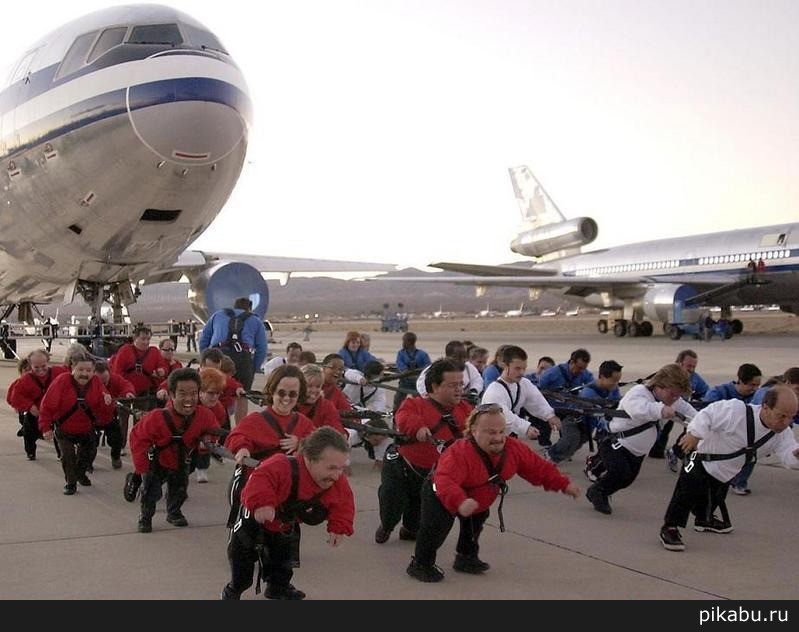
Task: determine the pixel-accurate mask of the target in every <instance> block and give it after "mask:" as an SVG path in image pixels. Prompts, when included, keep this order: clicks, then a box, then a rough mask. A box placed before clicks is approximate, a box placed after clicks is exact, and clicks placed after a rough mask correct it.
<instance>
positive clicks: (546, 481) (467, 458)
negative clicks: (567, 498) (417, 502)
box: [433, 437, 569, 514]
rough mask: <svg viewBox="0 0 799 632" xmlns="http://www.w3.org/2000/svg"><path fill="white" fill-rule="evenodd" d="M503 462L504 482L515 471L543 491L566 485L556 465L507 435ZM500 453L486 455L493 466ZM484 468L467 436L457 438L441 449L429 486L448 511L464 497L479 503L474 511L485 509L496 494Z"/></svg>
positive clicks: (560, 489)
mask: <svg viewBox="0 0 799 632" xmlns="http://www.w3.org/2000/svg"><path fill="white" fill-rule="evenodd" d="M504 451H505V453H506V454H507V456H506V457H505V463H504V464H503V465H502V471H501V472H500V473H499V474H500V476H501V477H502V479H503V480H504V481H508V480H509V479H510V478H512V477H513V476H514V475H516V474H518V475H519V476H521V477H522V478H523V479H524V480H526V481H528V482H529V483H531V484H533V485H540V486H541V487H543V488H544V489H546V490H547V491H563V490H564V489H566V488H567V487H568V486H569V478H568V477H567V476H564V475H563V474H561V473H560V471H559V470H558V468H557V467H555V465H554V464H553V463H550V462H549V461H545V460H544V459H542V458H541V457H540V456H538V455H537V454H536V453H535V452H533V451H532V450H531V449H530V448H528V447H527V445H525V444H524V443H522V442H521V441H519V440H518V439H514V438H513V437H508V440H507V442H506V443H505V450H504ZM500 457H501V454H497V455H489V458H490V459H491V462H492V463H493V464H494V467H496V466H497V464H498V463H499V460H500ZM488 477H489V474H488V469H487V468H486V466H485V463H484V462H483V460H482V459H481V458H480V455H479V454H478V452H477V450H475V446H474V445H473V444H472V442H471V440H469V439H460V440H458V441H456V442H455V443H453V444H452V445H451V446H450V447H449V448H447V449H446V450H445V451H444V454H442V455H441V458H440V459H439V460H438V464H437V465H436V470H435V472H434V473H433V485H434V489H435V490H436V496H438V499H439V500H440V501H441V504H442V505H444V507H445V508H446V509H447V511H449V512H450V513H452V514H456V513H458V507H460V505H461V503H462V502H463V501H464V500H466V499H467V498H473V499H474V500H476V501H477V502H478V503H479V504H480V506H479V507H478V508H477V511H476V512H475V513H479V512H483V511H486V510H487V509H488V508H489V507H490V506H491V503H493V502H494V500H496V498H497V496H498V495H499V489H498V488H497V486H496V485H494V484H492V483H489V482H488Z"/></svg>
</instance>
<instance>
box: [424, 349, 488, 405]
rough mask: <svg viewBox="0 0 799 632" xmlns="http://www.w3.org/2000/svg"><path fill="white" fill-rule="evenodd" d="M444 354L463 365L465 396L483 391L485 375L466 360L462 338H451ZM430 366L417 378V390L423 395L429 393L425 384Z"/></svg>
mask: <svg viewBox="0 0 799 632" xmlns="http://www.w3.org/2000/svg"><path fill="white" fill-rule="evenodd" d="M444 355H445V356H446V357H447V358H449V359H450V360H455V362H457V363H459V364H462V365H463V367H464V368H463V393H464V397H465V396H467V395H468V394H469V393H470V392H474V393H476V394H477V395H479V394H480V393H482V392H483V376H482V375H480V372H479V371H478V370H477V368H476V367H475V366H473V365H470V364H469V363H468V362H466V358H467V354H466V345H465V344H463V342H461V341H460V340H450V341H449V342H448V343H447V346H446V347H444ZM428 369H429V367H426V368H425V370H424V371H422V372H421V374H419V377H418V379H417V380H416V391H417V392H418V393H419V395H421V396H425V395H427V389H426V388H425V385H424V380H425V377H426V376H427V371H428Z"/></svg>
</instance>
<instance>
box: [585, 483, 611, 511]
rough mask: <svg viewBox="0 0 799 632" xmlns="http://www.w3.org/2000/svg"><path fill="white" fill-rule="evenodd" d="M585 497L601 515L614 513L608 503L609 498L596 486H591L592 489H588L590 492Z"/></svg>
mask: <svg viewBox="0 0 799 632" xmlns="http://www.w3.org/2000/svg"><path fill="white" fill-rule="evenodd" d="M585 497H586V498H587V499H588V500H589V501H591V504H592V505H593V506H594V509H596V510H597V511H598V512H599V513H603V514H607V515H610V514H612V513H613V510H612V509H611V508H610V503H609V502H608V497H607V496H606V495H605V493H604V492H603V491H602V490H601V489H599V487H597V486H596V485H591V487H589V488H588V490H587V491H586V492H585Z"/></svg>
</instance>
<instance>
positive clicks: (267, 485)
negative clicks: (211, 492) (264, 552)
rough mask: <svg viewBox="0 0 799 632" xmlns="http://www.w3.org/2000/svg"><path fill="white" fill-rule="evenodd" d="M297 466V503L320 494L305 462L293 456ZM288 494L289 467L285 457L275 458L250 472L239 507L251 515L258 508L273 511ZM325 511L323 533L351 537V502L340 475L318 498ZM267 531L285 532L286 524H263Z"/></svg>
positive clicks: (287, 527)
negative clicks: (267, 508) (298, 477)
mask: <svg viewBox="0 0 799 632" xmlns="http://www.w3.org/2000/svg"><path fill="white" fill-rule="evenodd" d="M296 458H297V463H298V464H299V466H300V468H299V469H300V482H299V486H298V488H297V500H309V499H311V498H313V497H314V496H316V495H317V494H318V493H319V492H321V491H322V488H321V487H319V485H317V484H316V481H314V479H313V478H312V477H311V474H310V472H308V468H306V467H305V459H304V458H303V457H302V455H297V457H296ZM289 494H291V464H290V463H289V459H288V457H287V456H286V455H285V454H275V455H273V456H271V457H269V458H268V459H267V460H266V461H264V462H263V463H261V464H260V465H259V466H258V467H257V468H255V470H253V472H252V474H251V475H250V478H249V479H248V480H247V483H246V485H244V489H243V490H242V491H241V504H242V505H244V506H245V507H246V508H247V509H249V510H250V513H255V510H256V509H260V508H261V507H274V508H275V509H277V508H278V507H279V506H280V505H281V504H282V503H284V502H285V501H286V500H288V497H289ZM319 502H321V503H322V504H323V505H324V506H325V507H327V511H328V514H327V531H328V533H337V534H341V535H352V534H353V533H354V531H353V528H352V523H353V520H354V518H355V500H354V498H353V496H352V489H351V488H350V484H349V482H348V481H347V477H346V476H345V475H343V474H342V475H341V476H340V477H339V479H338V480H337V481H336V482H335V483H334V484H333V486H332V487H331V488H330V489H327V490H325V491H324V492H323V493H322V495H321V496H320V497H319ZM263 526H264V529H266V530H267V531H288V530H289V529H290V528H291V525H290V524H285V523H283V522H281V521H280V520H273V521H271V522H266V523H264V525H263Z"/></svg>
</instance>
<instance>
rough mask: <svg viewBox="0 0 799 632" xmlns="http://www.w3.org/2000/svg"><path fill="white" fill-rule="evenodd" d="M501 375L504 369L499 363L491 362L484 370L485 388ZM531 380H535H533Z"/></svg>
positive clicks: (527, 376)
mask: <svg viewBox="0 0 799 632" xmlns="http://www.w3.org/2000/svg"><path fill="white" fill-rule="evenodd" d="M500 375H502V369H500V368H499V365H497V364H496V363H495V362H492V363H491V364H489V365H488V366H487V367H486V368H485V370H484V371H483V384H484V385H485V388H488V385H489V384H491V382H496V381H497V380H498V379H499V376H500ZM524 377H526V378H529V377H530V376H529V375H525V376H524ZM530 381H531V382H533V380H530ZM537 381H538V380H536V382H537ZM533 384H535V382H533Z"/></svg>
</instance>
